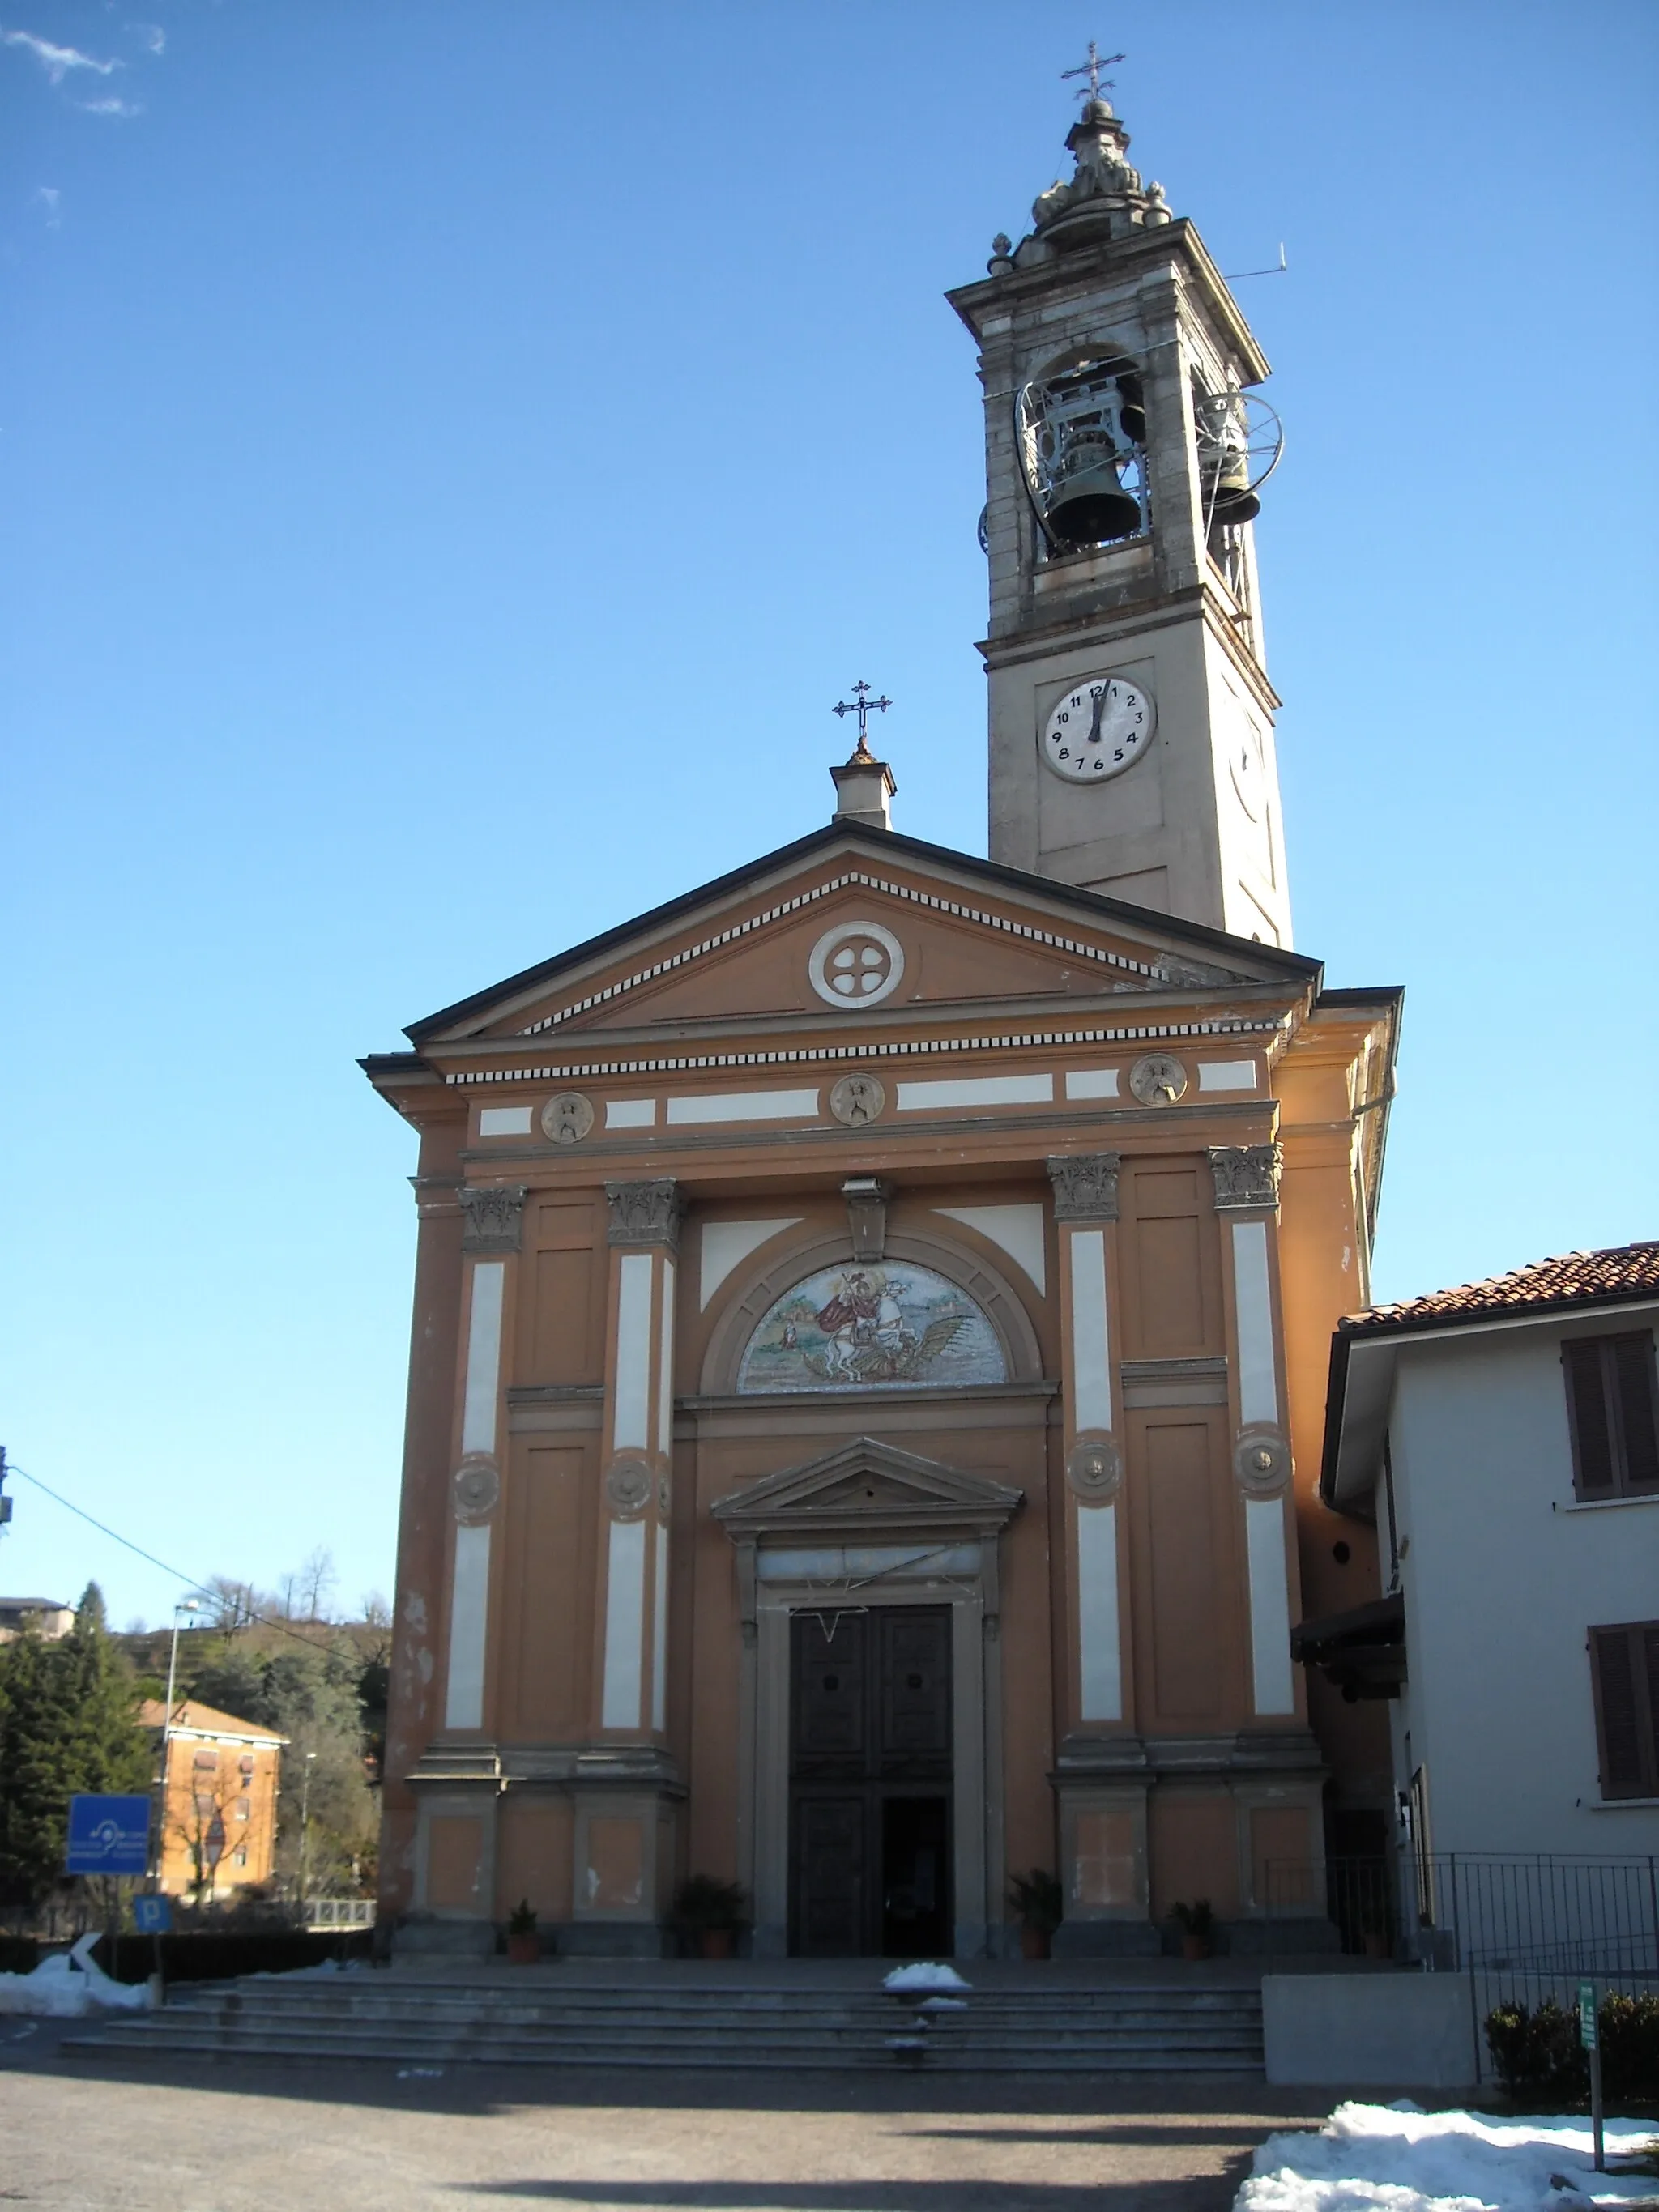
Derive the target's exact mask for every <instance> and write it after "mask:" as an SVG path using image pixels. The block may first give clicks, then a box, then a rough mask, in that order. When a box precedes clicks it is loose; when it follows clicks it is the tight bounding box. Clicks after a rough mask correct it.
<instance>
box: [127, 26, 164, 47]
mask: <svg viewBox="0 0 1659 2212" xmlns="http://www.w3.org/2000/svg"><path fill="white" fill-rule="evenodd" d="M127 28H128V30H130V31H136V32H137V34H138V38H139V40H140V41H141V42H142V44H143V49H144V52H146V53H147V54H164V53H166V52H167V33H166V32H165V31H164V30H163V29H162V28H161V25H160V24H159V23H129V24H128V25H127Z"/></svg>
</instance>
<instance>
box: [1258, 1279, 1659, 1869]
mask: <svg viewBox="0 0 1659 2212" xmlns="http://www.w3.org/2000/svg"><path fill="white" fill-rule="evenodd" d="M1656 1322H1659V1243H1644V1244H1627V1245H1623V1246H1621V1247H1620V1248H1619V1249H1616V1250H1613V1251H1606V1252H1573V1253H1570V1254H1568V1255H1566V1257H1565V1258H1563V1259H1557V1260H1544V1261H1540V1262H1538V1264H1537V1265H1536V1266H1534V1267H1521V1268H1518V1269H1516V1272H1515V1273H1512V1274H1508V1275H1503V1276H1500V1277H1498V1278H1497V1279H1495V1280H1493V1281H1490V1282H1485V1283H1470V1284H1466V1285H1463V1286H1462V1288H1460V1289H1457V1290H1451V1291H1437V1292H1436V1293H1434V1294H1433V1295H1432V1296H1431V1297H1422V1298H1413V1299H1412V1300H1409V1301H1408V1302H1407V1303H1406V1304H1401V1305H1393V1306H1380V1307H1378V1308H1376V1310H1373V1311H1371V1312H1370V1313H1364V1314H1359V1315H1357V1316H1353V1317H1352V1318H1351V1319H1348V1320H1345V1321H1344V1322H1342V1323H1341V1324H1340V1327H1339V1328H1338V1329H1337V1332H1336V1334H1335V1338H1334V1343H1333V1347H1332V1355H1331V1383H1330V1396H1329V1404H1328V1413H1327V1419H1326V1429H1325V1446H1324V1455H1323V1462H1324V1463H1323V1470H1322V1476H1321V1484H1320V1490H1321V1495H1322V1498H1324V1499H1325V1501H1326V1502H1327V1503H1328V1504H1330V1505H1331V1506H1333V1507H1334V1509H1335V1510H1337V1511H1338V1512H1340V1513H1342V1514H1345V1515H1347V1516H1351V1518H1352V1521H1353V1522H1354V1523H1355V1524H1356V1525H1357V1526H1358V1527H1359V1528H1363V1529H1364V1531H1365V1533H1366V1534H1367V1536H1370V1534H1372V1533H1373V1532H1375V1533H1376V1535H1377V1537H1378V1540H1379V1549H1380V1553H1381V1559H1382V1569H1383V1592H1384V1595H1383V1597H1382V1598H1381V1599H1380V1600H1378V1601H1374V1602H1372V1603H1370V1604H1369V1605H1366V1606H1364V1607H1359V1608H1357V1609H1354V1610H1351V1611H1349V1612H1347V1613H1341V1614H1338V1615H1336V1616H1334V1617H1329V1618H1325V1619H1322V1620H1310V1621H1308V1622H1306V1623H1304V1626H1303V1627H1302V1629H1301V1631H1300V1632H1299V1638H1298V1642H1299V1646H1300V1649H1301V1651H1302V1653H1303V1656H1304V1657H1306V1658H1307V1660H1308V1661H1309V1662H1310V1664H1312V1665H1314V1666H1316V1667H1317V1668H1319V1669H1320V1670H1321V1671H1322V1673H1323V1674H1325V1675H1326V1677H1327V1678H1328V1680H1331V1681H1332V1682H1333V1684H1334V1686H1337V1687H1338V1688H1339V1689H1340V1690H1341V1691H1342V1692H1344V1693H1345V1694H1346V1695H1347V1696H1348V1697H1350V1698H1351V1699H1355V1700H1365V1699H1387V1700H1388V1704H1387V1707H1386V1710H1387V1711H1388V1712H1389V1716H1390V1719H1391V1722H1392V1734H1393V1747H1394V1760H1395V1789H1396V1793H1397V1802H1398V1806H1399V1808H1400V1813H1401V1821H1402V1826H1403V1828H1404V1830H1405V1832H1407V1834H1408V1835H1409V1837H1410V1839H1411V1841H1412V1842H1413V1844H1414V1846H1415V1847H1416V1849H1417V1850H1418V1852H1419V1855H1420V1856H1421V1857H1423V1858H1424V1859H1425V1860H1426V1859H1427V1858H1429V1857H1431V1856H1433V1855H1437V1854H1444V1853H1449V1852H1453V1851H1456V1852H1465V1853H1470V1852H1472V1853H1493V1852H1505V1853H1514V1852H1534V1853H1535V1852H1553V1853H1558V1854H1562V1855H1565V1856H1567V1857H1577V1858H1580V1859H1594V1860H1611V1859H1616V1858H1622V1857H1628V1856H1630V1855H1632V1854H1643V1853H1659V1390H1656V1383H1655V1352H1654V1330H1655V1325H1656Z"/></svg>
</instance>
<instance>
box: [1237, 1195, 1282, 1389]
mask: <svg viewBox="0 0 1659 2212" xmlns="http://www.w3.org/2000/svg"><path fill="white" fill-rule="evenodd" d="M1233 1303H1234V1305H1235V1307H1236V1309H1237V1314H1238V1418H1239V1419H1240V1420H1241V1421H1243V1422H1244V1423H1246V1424H1249V1423H1250V1422H1252V1421H1277V1420H1278V1419H1279V1381H1278V1377H1277V1375H1276V1374H1275V1372H1274V1363H1273V1292H1272V1290H1271V1288H1270V1286H1269V1285H1268V1281H1267V1223H1266V1222H1265V1221H1235V1222H1234V1224H1233Z"/></svg>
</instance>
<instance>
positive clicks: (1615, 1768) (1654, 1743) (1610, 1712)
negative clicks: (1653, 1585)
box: [1589, 1621, 1659, 1797]
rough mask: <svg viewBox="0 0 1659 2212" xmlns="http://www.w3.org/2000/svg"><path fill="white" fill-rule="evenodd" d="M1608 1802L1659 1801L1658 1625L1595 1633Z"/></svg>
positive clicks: (1643, 1623) (1596, 1630)
mask: <svg viewBox="0 0 1659 2212" xmlns="http://www.w3.org/2000/svg"><path fill="white" fill-rule="evenodd" d="M1589 1640H1590V1656H1591V1666H1592V1669H1593V1672H1594V1675H1595V1721H1596V1734H1597V1735H1598V1736H1599V1737H1600V1739H1601V1743H1600V1750H1601V1795H1602V1796H1604V1797H1654V1796H1659V1621H1637V1622H1634V1623H1632V1624H1630V1625H1627V1626H1620V1627H1610V1628H1592V1629H1591V1631H1590V1638H1589Z"/></svg>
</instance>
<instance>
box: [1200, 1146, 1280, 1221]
mask: <svg viewBox="0 0 1659 2212" xmlns="http://www.w3.org/2000/svg"><path fill="white" fill-rule="evenodd" d="M1207 1150H1208V1152H1209V1155H1210V1172H1211V1174H1212V1175H1213V1176H1214V1177H1215V1202H1216V1205H1217V1206H1218V1208H1220V1209H1223V1210H1225V1208H1227V1207H1229V1206H1277V1205H1278V1203H1279V1170H1280V1168H1281V1167H1282V1166H1283V1164H1284V1159H1285V1154H1284V1152H1283V1149H1282V1148H1281V1147H1280V1146H1278V1145H1211V1146H1208V1147H1207Z"/></svg>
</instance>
